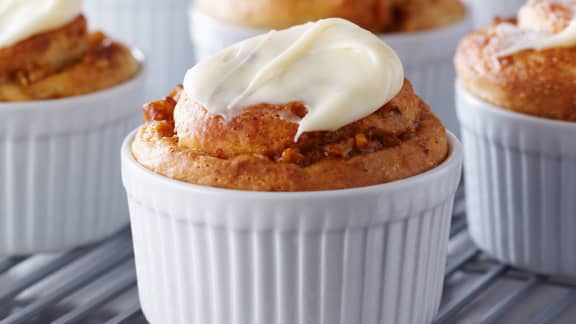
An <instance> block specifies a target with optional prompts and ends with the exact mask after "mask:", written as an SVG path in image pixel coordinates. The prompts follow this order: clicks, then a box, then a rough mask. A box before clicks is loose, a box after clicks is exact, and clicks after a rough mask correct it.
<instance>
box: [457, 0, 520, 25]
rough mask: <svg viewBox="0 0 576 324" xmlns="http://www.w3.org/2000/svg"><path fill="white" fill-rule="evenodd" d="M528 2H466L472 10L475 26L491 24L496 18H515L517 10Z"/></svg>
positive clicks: (498, 0)
mask: <svg viewBox="0 0 576 324" xmlns="http://www.w3.org/2000/svg"><path fill="white" fill-rule="evenodd" d="M527 1H528V0H468V3H469V4H470V5H471V6H472V8H473V9H474V19H475V22H476V26H478V27H482V26H487V25H489V24H491V23H492V22H493V21H494V18H496V17H503V18H510V17H516V13H518V9H520V7H522V6H523V5H524V4H525V3H526V2H527Z"/></svg>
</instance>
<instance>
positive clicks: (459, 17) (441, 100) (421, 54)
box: [190, 0, 472, 133]
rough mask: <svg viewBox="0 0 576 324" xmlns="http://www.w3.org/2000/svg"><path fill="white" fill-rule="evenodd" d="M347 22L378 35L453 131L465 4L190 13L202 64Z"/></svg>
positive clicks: (238, 6) (367, 1)
mask: <svg viewBox="0 0 576 324" xmlns="http://www.w3.org/2000/svg"><path fill="white" fill-rule="evenodd" d="M328 17H342V18H346V19H349V20H350V21H352V22H354V23H356V24H358V25H360V26H362V27H364V28H366V29H368V30H370V31H372V32H374V33H375V34H377V35H379V36H380V37H381V38H382V39H383V40H384V41H385V42H387V43H388V44H389V45H390V46H391V47H392V48H393V49H395V50H396V51H397V52H398V53H399V55H400V56H401V57H402V59H403V62H404V64H405V67H406V74H407V76H408V78H409V79H410V80H411V81H412V83H413V85H414V88H415V90H416V92H417V93H418V94H420V95H421V96H422V97H423V99H424V100H425V101H426V102H427V103H429V104H430V106H431V107H432V110H433V111H434V112H435V113H436V114H437V115H438V116H439V117H440V119H441V120H442V121H444V123H445V124H446V126H447V128H448V129H450V130H451V131H453V132H456V133H457V132H458V131H459V128H458V123H457V120H456V117H455V115H456V114H455V110H454V100H453V98H454V89H453V87H452V86H451V84H452V81H453V80H454V78H455V73H454V67H453V64H452V58H453V56H454V52H455V50H456V46H457V44H458V40H459V39H461V38H462V37H464V36H465V35H466V33H467V32H468V31H469V30H470V29H471V28H472V18H471V15H470V14H469V12H468V10H467V8H466V7H465V6H464V5H463V4H462V3H461V2H460V0H362V1H329V0H315V1H288V0H275V1H272V0H258V1H251V0H243V1H229V0H218V1H209V0H199V1H196V2H195V3H194V4H193V5H192V6H191V10H190V22H191V35H192V41H193V43H194V47H195V50H196V54H197V58H199V59H201V58H204V57H207V56H209V55H212V54H214V53H215V52H217V51H219V50H221V49H223V48H225V47H227V46H229V45H231V44H232V43H235V42H237V41H240V40H242V39H245V38H248V37H252V36H255V35H257V34H260V33H262V32H265V31H268V30H270V29H277V28H286V27H289V26H292V25H297V24H301V23H305V22H307V21H313V20H317V19H322V18H328Z"/></svg>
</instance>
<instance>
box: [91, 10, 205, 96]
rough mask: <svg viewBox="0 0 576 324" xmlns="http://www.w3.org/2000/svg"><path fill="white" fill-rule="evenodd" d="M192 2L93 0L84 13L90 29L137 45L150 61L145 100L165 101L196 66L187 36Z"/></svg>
mask: <svg viewBox="0 0 576 324" xmlns="http://www.w3.org/2000/svg"><path fill="white" fill-rule="evenodd" d="M189 5H190V0H91V1H85V13H86V16H87V19H88V21H89V24H90V27H91V29H102V30H104V31H105V32H109V33H110V34H111V35H114V37H118V38H119V39H121V40H124V41H126V42H127V43H128V44H137V45H138V47H139V48H140V49H142V51H144V53H146V60H147V61H148V63H149V65H148V67H149V71H150V78H149V79H148V86H147V90H146V92H145V93H144V97H143V98H144V100H143V101H142V102H146V100H155V99H158V98H164V97H165V96H166V95H167V94H168V93H169V92H170V90H171V89H172V88H173V87H174V86H176V85H177V84H180V83H182V80H183V79H184V73H186V71H187V70H188V69H189V68H190V67H192V66H193V65H194V61H195V60H194V51H193V50H192V44H191V43H190V38H189V37H188V35H187V33H188V16H187V8H188V6H189Z"/></svg>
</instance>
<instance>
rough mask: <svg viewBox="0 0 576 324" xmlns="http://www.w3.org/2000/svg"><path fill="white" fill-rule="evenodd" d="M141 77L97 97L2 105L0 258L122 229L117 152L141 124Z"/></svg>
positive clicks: (123, 216) (62, 246)
mask: <svg viewBox="0 0 576 324" xmlns="http://www.w3.org/2000/svg"><path fill="white" fill-rule="evenodd" d="M138 57H139V58H141V57H142V56H141V54H139V52H138ZM142 62H143V61H142ZM145 74H146V73H145V71H144V70H143V71H141V72H140V74H139V75H138V76H136V77H135V78H134V79H132V80H130V81H128V82H126V83H124V84H121V85H119V86H116V87H114V88H111V89H108V90H105V91H101V92H97V93H94V94H89V95H84V96H79V97H74V98H67V99H58V100H47V101H35V102H26V103H0V255H21V254H30V253H36V252H48V251H58V250H63V249H68V248H71V247H75V246H78V245H81V244H86V243H90V242H93V241H96V240H99V239H102V238H104V237H106V236H108V235H110V234H112V233H114V232H116V231H118V230H120V229H121V228H122V227H124V226H126V225H127V223H128V213H127V212H128V209H127V204H126V201H125V194H124V190H123V189H122V183H121V181H120V155H119V152H118V150H119V148H120V146H121V144H122V139H123V138H124V137H125V136H126V134H127V133H128V132H129V131H130V130H131V129H133V128H134V127H135V126H136V125H137V124H138V123H139V120H141V117H140V109H139V107H140V105H141V103H142V96H143V92H144V86H145Z"/></svg>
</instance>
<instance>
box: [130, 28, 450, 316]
mask: <svg viewBox="0 0 576 324" xmlns="http://www.w3.org/2000/svg"><path fill="white" fill-rule="evenodd" d="M143 113H144V117H145V120H146V122H145V124H144V125H142V126H141V127H140V128H138V129H137V130H136V131H135V132H133V133H132V134H131V135H130V136H129V137H128V138H127V139H126V140H125V142H124V146H123V149H122V156H123V160H122V161H123V181H124V185H125V187H126V190H127V192H128V197H129V205H130V214H131V224H132V233H133V239H134V247H135V257H136V268H137V274H138V280H139V289H140V290H139V291H140V299H141V302H142V307H143V311H144V313H145V315H146V317H147V318H148V320H149V321H150V322H152V323H217V324H220V323H222V324H224V323H231V322H234V323H239V324H248V323H267V324H274V323H320V322H322V321H324V322H328V323H357V322H365V323H388V322H399V323H429V322H431V321H432V319H433V317H434V314H435V312H436V311H437V309H438V306H439V303H440V297H441V291H442V281H443V272H444V267H445V261H446V244H447V239H448V229H449V224H450V217H451V210H452V204H453V200H454V195H455V192H456V188H457V186H458V182H459V177H460V155H461V147H460V145H459V143H458V141H457V140H456V139H455V137H454V136H453V135H451V134H447V133H446V131H445V129H444V127H443V125H442V123H441V122H440V121H439V120H438V118H437V117H436V116H435V115H434V114H433V113H431V112H430V109H429V107H428V105H427V104H426V103H424V102H423V101H422V100H421V99H420V98H419V97H418V96H417V95H416V94H415V93H414V91H413V89H412V87H411V85H410V82H408V81H407V80H405V78H404V73H403V68H402V64H401V62H400V60H399V58H398V56H397V55H396V53H395V52H394V51H393V50H392V49H391V48H390V47H388V46H387V45H386V44H385V43H383V42H382V41H381V40H380V39H379V38H377V37H376V36H374V35H373V34H372V33H370V32H369V31H367V30H364V29H362V28H360V27H358V26H357V25H354V24H353V23H351V22H348V21H346V20H343V19H337V18H331V19H325V20H320V21H318V22H316V23H308V24H304V25H298V26H295V27H292V28H289V29H286V30H281V31H275V32H270V33H268V34H265V35H261V36H258V37H255V38H251V39H248V40H245V41H243V42H241V43H238V44H236V45H234V46H232V47H230V48H228V49H226V50H224V51H221V52H219V53H217V54H215V55H214V56H212V57H210V58H207V59H206V60H204V61H202V62H200V63H198V64H197V65H196V66H194V67H193V68H192V69H190V70H189V71H188V72H187V74H186V77H185V80H184V84H183V86H180V87H176V88H175V89H174V90H173V91H172V93H171V94H170V95H169V96H168V97H166V98H165V99H163V100H159V101H155V102H151V103H148V104H146V105H144V107H143ZM417 290H418V291H419V293H415V292H416V291H417ZM247 296H248V297H247ZM361 318H362V319H361Z"/></svg>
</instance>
